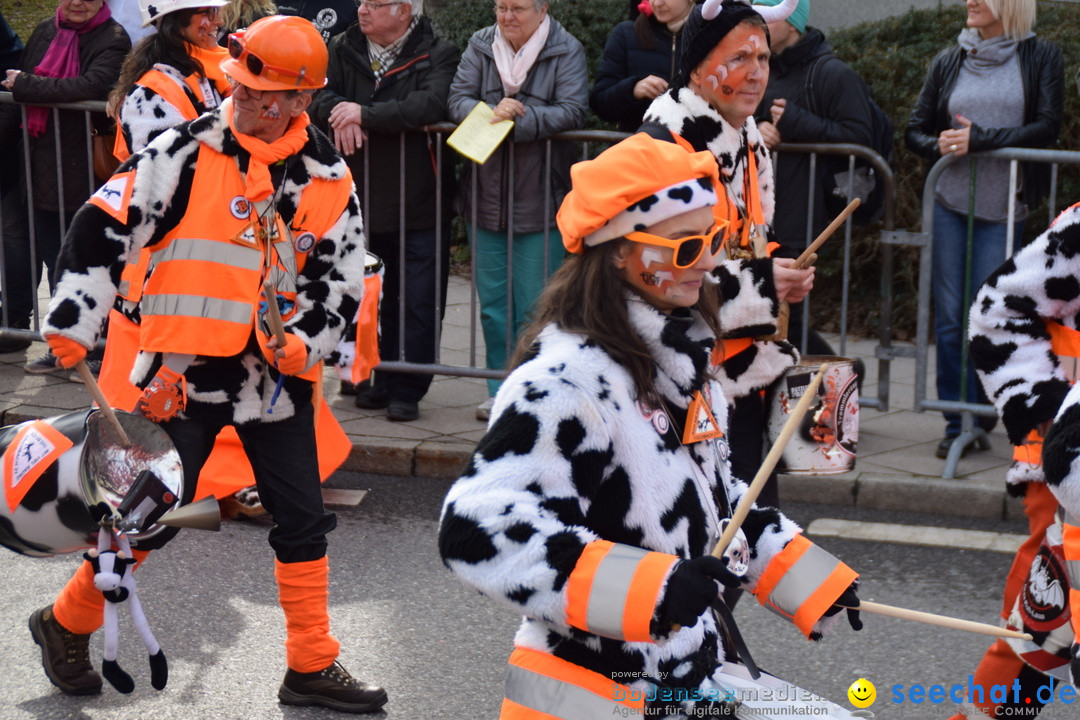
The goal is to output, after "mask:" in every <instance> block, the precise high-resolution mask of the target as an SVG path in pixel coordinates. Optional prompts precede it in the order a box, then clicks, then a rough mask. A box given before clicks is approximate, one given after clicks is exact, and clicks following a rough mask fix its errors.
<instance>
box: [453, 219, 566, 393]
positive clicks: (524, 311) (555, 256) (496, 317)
mask: <svg viewBox="0 0 1080 720" xmlns="http://www.w3.org/2000/svg"><path fill="white" fill-rule="evenodd" d="M469 234H470V237H471V235H472V226H470V227H469ZM473 253H474V255H473V257H474V259H475V261H476V296H477V298H478V299H479V301H480V327H481V328H482V329H483V331H484V345H485V347H486V348H487V366H488V368H489V369H492V370H499V369H503V368H505V367H506V362H507V360H508V353H507V351H506V350H507V346H509V347H511V348H513V343H514V342H515V340H516V338H517V334H518V332H519V331H520V330H521V326H522V325H524V324H525V320H526V318H527V316H528V314H529V312H530V311H531V310H532V306H533V304H534V303H535V302H536V298H537V297H539V295H540V291H541V290H543V288H544V282H545V281H546V280H547V278H548V277H549V276H550V275H551V274H552V273H554V272H555V271H556V270H558V269H559V265H560V264H562V259H563V257H564V256H565V254H566V252H565V250H563V245H562V237H561V236H560V235H559V231H558V230H556V229H555V228H551V231H550V232H549V233H548V243H547V256H548V260H547V274H546V275H545V274H544V233H543V231H541V232H535V233H517V234H515V235H514V255H513V263H514V265H513V273H514V279H513V283H514V285H513V288H508V287H507V263H508V261H509V260H510V248H509V241H508V240H507V237H506V233H505V232H492V231H490V230H484V229H483V228H476V246H475V248H474V249H473ZM507 303H509V304H510V308H509V309H510V312H511V316H510V321H509V322H507ZM487 383H488V395H490V396H491V397H494V396H495V393H497V392H498V391H499V386H500V385H501V384H502V382H501V381H500V380H488V381H487Z"/></svg>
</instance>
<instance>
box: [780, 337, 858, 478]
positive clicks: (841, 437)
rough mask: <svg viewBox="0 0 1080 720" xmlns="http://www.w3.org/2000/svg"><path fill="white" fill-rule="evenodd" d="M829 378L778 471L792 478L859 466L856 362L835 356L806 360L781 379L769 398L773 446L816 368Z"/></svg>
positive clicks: (808, 358) (811, 356)
mask: <svg viewBox="0 0 1080 720" xmlns="http://www.w3.org/2000/svg"><path fill="white" fill-rule="evenodd" d="M822 363H825V365H826V370H825V376H824V378H822V381H821V384H820V385H819V386H818V398H817V401H816V402H815V403H813V404H812V405H811V406H810V410H809V411H807V414H806V417H805V418H803V420H802V422H801V423H800V425H799V428H798V430H797V431H796V432H795V434H794V435H792V436H791V440H790V441H789V442H788V444H787V447H786V448H784V453H783V455H782V456H781V458H780V463H779V465H778V469H779V470H780V472H786V473H790V474H793V475H833V474H836V473H844V472H849V471H850V470H852V469H853V468H854V467H855V455H856V449H857V447H858V444H859V385H858V380H857V377H856V375H855V361H854V360H852V359H851V358H845V357H836V356H831V355H805V356H803V358H802V361H801V362H799V363H798V364H796V365H793V366H792V367H790V368H788V369H787V371H786V372H785V373H784V374H783V375H782V376H781V377H780V379H779V380H777V381H776V383H775V384H774V385H773V387H772V388H771V390H770V393H769V407H768V411H767V413H768V419H767V424H768V434H769V441H770V442H776V439H777V438H778V437H779V436H780V432H781V430H782V429H783V427H784V424H785V423H786V422H787V420H788V417H789V416H790V415H791V413H792V411H793V410H794V409H795V405H796V404H797V403H798V402H799V398H801V397H802V396H803V392H804V391H805V390H806V388H807V387H808V386H809V385H810V381H811V380H812V379H813V377H814V373H816V372H817V369H818V367H819V366H820V365H821V364H822Z"/></svg>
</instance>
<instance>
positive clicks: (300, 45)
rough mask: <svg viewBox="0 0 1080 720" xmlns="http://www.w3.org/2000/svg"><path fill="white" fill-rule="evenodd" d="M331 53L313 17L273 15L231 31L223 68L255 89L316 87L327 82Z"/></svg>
mask: <svg viewBox="0 0 1080 720" xmlns="http://www.w3.org/2000/svg"><path fill="white" fill-rule="evenodd" d="M328 61H329V55H328V54H327V52H326V43H324V42H323V39H322V35H320V34H319V31H318V30H316V29H315V25H314V24H313V23H312V22H311V21H310V20H305V19H304V18H302V17H298V16H296V15H271V16H269V17H264V18H262V19H261V20H256V21H255V22H253V23H252V24H251V25H250V26H249V27H248V29H247V30H240V31H238V32H235V33H233V34H231V35H229V57H227V58H225V59H224V60H222V61H221V69H222V70H224V71H225V74H227V75H228V76H229V77H231V78H232V79H233V80H235V81H236V82H238V83H240V84H241V85H243V86H245V87H249V88H251V89H253V90H315V89H318V88H321V87H322V86H323V85H326V65H327V62H328Z"/></svg>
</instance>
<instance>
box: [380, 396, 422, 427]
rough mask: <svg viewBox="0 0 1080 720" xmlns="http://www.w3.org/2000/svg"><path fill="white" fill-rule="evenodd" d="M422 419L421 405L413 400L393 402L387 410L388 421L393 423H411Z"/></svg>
mask: <svg viewBox="0 0 1080 720" xmlns="http://www.w3.org/2000/svg"><path fill="white" fill-rule="evenodd" d="M418 417H420V403H417V402H413V401H412V400H391V401H390V404H389V406H388V407H387V408H386V419H387V420H392V421H393V422H409V421H411V420H415V419H417V418H418Z"/></svg>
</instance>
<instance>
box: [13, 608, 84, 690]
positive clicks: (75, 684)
mask: <svg viewBox="0 0 1080 720" xmlns="http://www.w3.org/2000/svg"><path fill="white" fill-rule="evenodd" d="M30 634H31V635H32V636H33V637H34V642H36V643H37V644H38V645H40V646H41V666H42V667H43V668H45V674H46V675H48V676H49V680H51V681H52V684H53V685H55V686H56V687H58V688H60V689H61V690H63V691H64V692H65V693H67V694H68V695H96V694H98V693H99V692H101V676H100V675H98V674H97V671H96V670H94V666H93V665H91V664H90V636H89V635H76V634H75V633H73V632H71V631H70V630H68V629H67V628H65V627H64V626H63V625H61V624H60V623H59V622H57V621H56V617H55V616H54V615H53V612H52V605H50V606H48V607H43V608H41V609H40V610H38V611H36V612H35V613H34V614H33V615H31V616H30Z"/></svg>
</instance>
